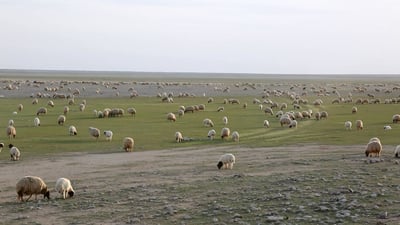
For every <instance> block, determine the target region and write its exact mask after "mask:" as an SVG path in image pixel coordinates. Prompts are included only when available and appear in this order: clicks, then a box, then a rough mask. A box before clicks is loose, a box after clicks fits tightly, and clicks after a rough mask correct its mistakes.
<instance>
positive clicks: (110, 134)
mask: <svg viewBox="0 0 400 225" xmlns="http://www.w3.org/2000/svg"><path fill="white" fill-rule="evenodd" d="M103 134H104V136H105V137H106V141H112V137H113V132H112V131H111V130H105V131H104V132H103Z"/></svg>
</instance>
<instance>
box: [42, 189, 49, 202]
mask: <svg viewBox="0 0 400 225" xmlns="http://www.w3.org/2000/svg"><path fill="white" fill-rule="evenodd" d="M43 198H47V199H50V191H49V190H47V188H46V189H44V193H43Z"/></svg>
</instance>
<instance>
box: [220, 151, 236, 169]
mask: <svg viewBox="0 0 400 225" xmlns="http://www.w3.org/2000/svg"><path fill="white" fill-rule="evenodd" d="M235 161H236V159H235V156H234V155H233V154H231V153H227V154H224V155H222V156H221V157H220V158H219V160H218V164H217V167H218V169H221V168H222V169H233V164H235Z"/></svg>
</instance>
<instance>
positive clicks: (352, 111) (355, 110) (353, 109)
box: [351, 106, 358, 114]
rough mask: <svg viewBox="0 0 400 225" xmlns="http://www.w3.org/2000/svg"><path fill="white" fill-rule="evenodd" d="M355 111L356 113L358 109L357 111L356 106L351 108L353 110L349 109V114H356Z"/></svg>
mask: <svg viewBox="0 0 400 225" xmlns="http://www.w3.org/2000/svg"><path fill="white" fill-rule="evenodd" d="M357 111H358V109H357V107H356V106H353V108H351V113H352V114H356V113H357Z"/></svg>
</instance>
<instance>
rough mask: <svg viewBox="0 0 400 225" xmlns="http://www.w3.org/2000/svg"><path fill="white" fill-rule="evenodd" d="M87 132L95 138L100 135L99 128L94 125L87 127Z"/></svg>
mask: <svg viewBox="0 0 400 225" xmlns="http://www.w3.org/2000/svg"><path fill="white" fill-rule="evenodd" d="M89 134H90V136H92V137H94V138H96V140H97V139H98V138H99V137H100V130H99V129H98V128H95V127H89Z"/></svg>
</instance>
